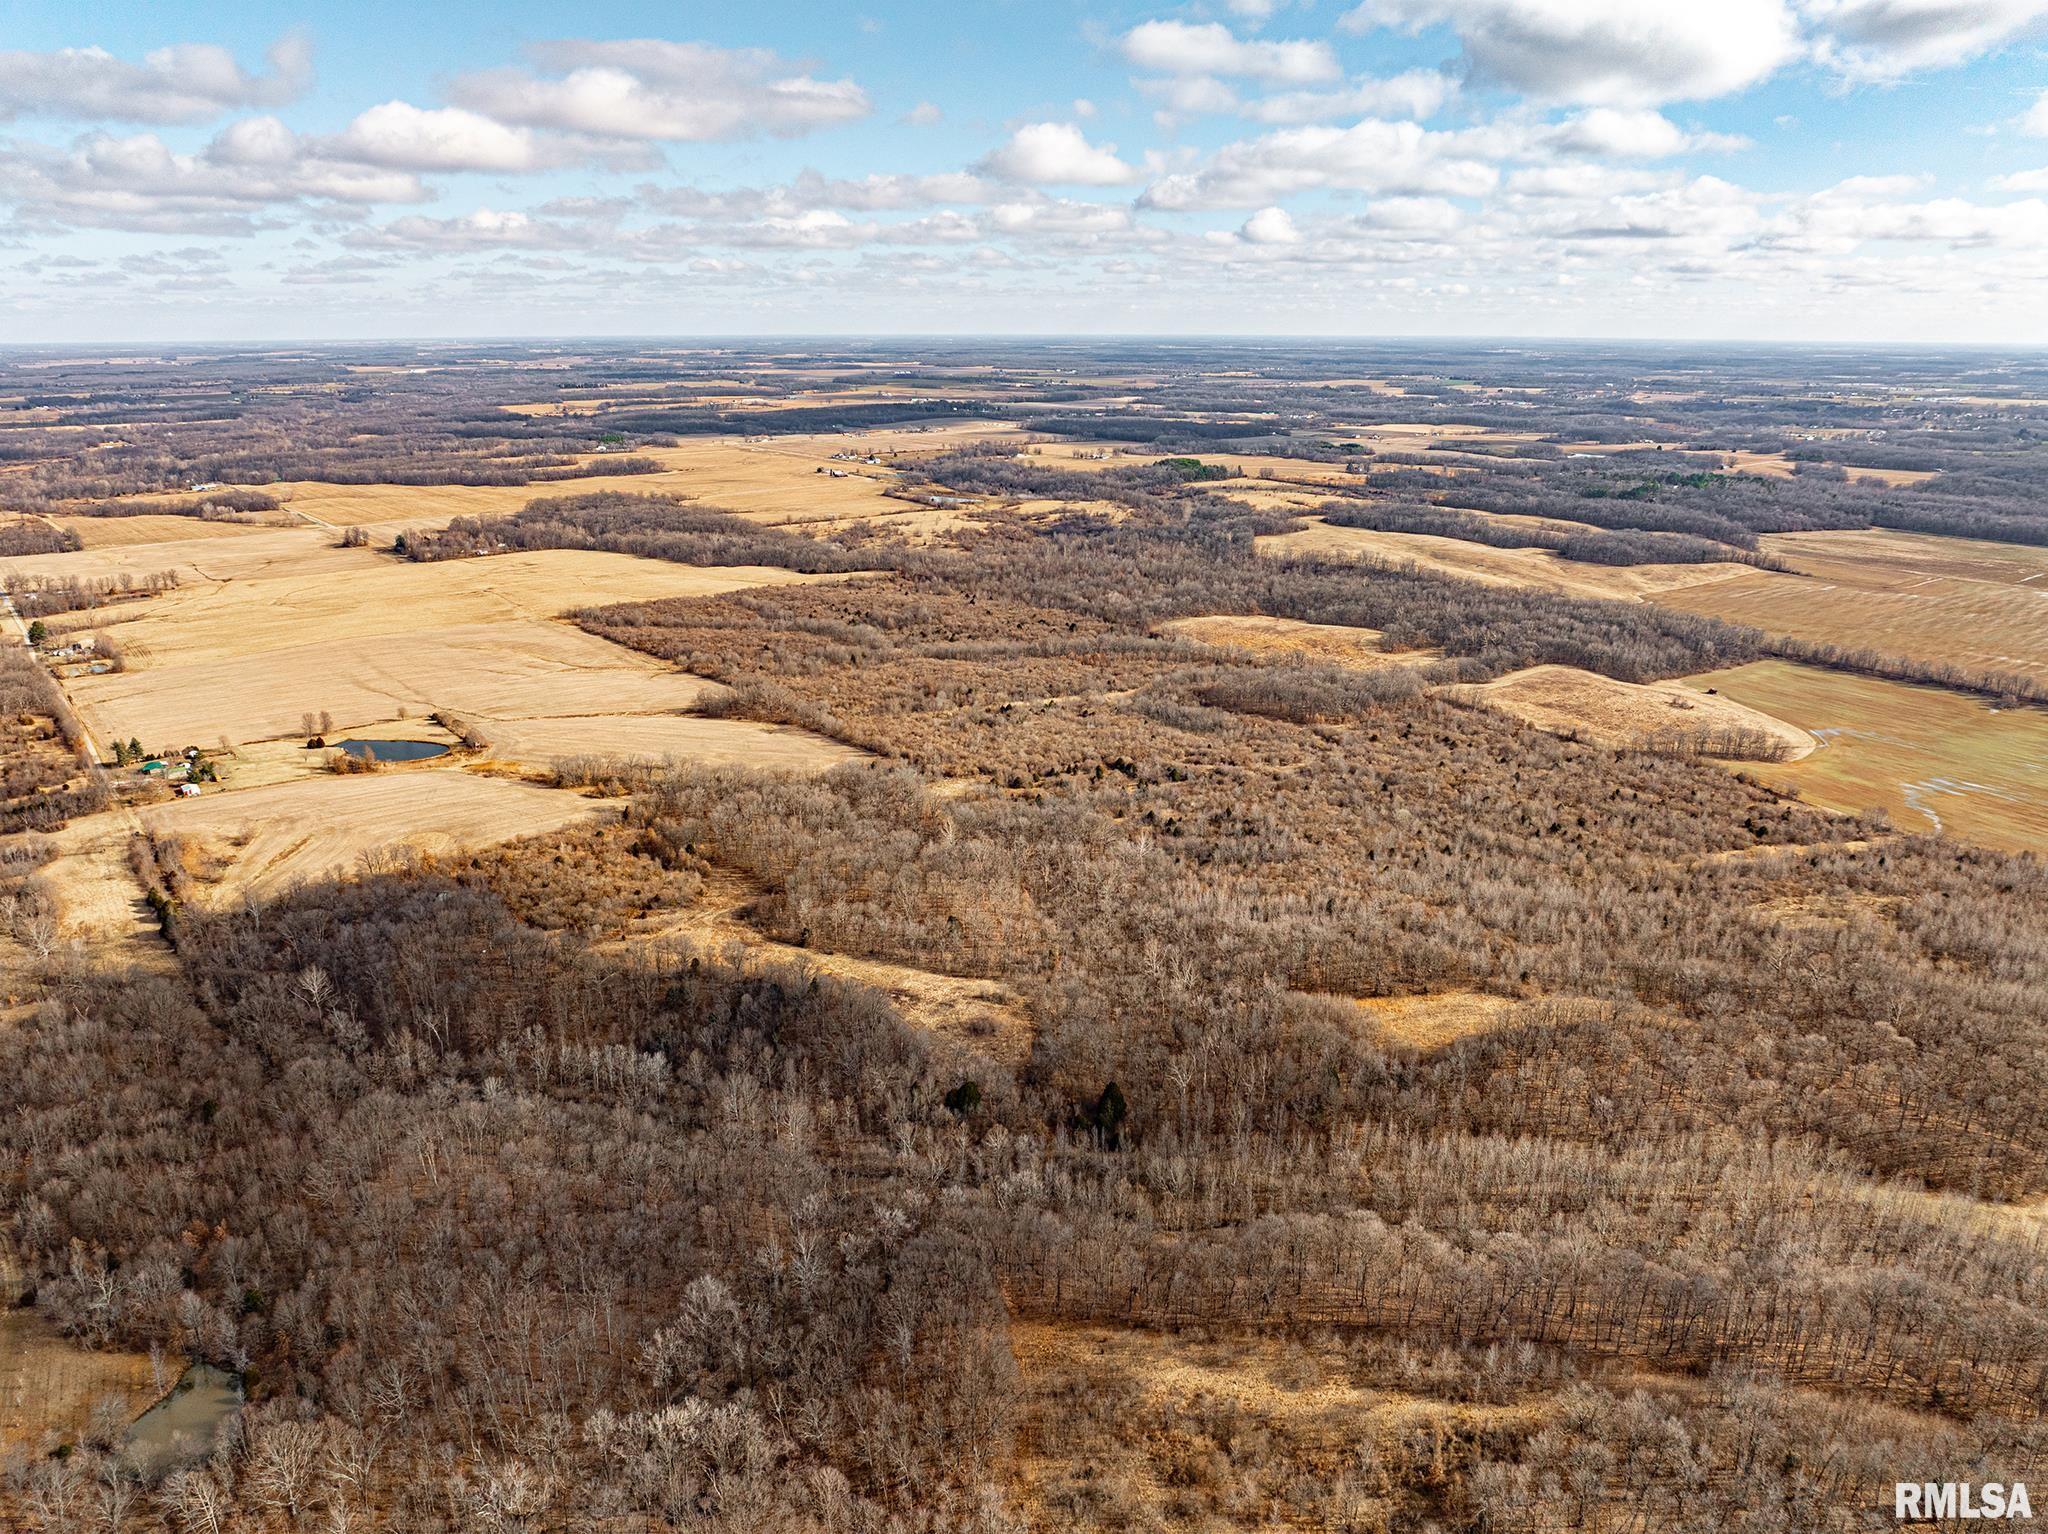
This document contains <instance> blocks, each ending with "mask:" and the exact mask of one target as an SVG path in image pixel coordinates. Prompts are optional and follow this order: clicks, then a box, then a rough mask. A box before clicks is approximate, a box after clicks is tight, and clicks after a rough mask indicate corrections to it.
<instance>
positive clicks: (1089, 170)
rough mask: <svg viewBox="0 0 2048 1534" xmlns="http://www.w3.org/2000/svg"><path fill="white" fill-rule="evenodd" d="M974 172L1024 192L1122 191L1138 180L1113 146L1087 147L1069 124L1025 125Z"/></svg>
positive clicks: (1136, 173) (1076, 129) (1081, 135)
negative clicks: (1068, 188) (1033, 189)
mask: <svg viewBox="0 0 2048 1534" xmlns="http://www.w3.org/2000/svg"><path fill="white" fill-rule="evenodd" d="M976 169H977V170H980V171H982V172H983V173H984V174H987V175H990V176H996V177H999V178H1000V179H1002V180H1004V181H1019V182H1023V183H1025V184H1027V185H1030V186H1124V185H1127V184H1129V183H1130V182H1132V181H1135V180H1137V178H1138V174H1139V172H1138V170H1137V168H1136V167H1135V166H1131V165H1126V164H1125V163H1124V162H1123V161H1122V160H1119V159H1118V158H1117V157H1116V146H1115V145H1113V144H1110V145H1097V144H1091V143H1089V142H1088V139H1087V136H1086V135H1085V134H1083V133H1082V132H1081V130H1080V129H1079V128H1077V127H1075V126H1074V125H1073V124H1072V123H1026V124H1025V125H1024V126H1023V127H1021V128H1019V129H1018V130H1017V131H1016V132H1015V133H1012V134H1011V135H1010V139H1009V142H1008V143H1006V144H1004V145H1003V146H1002V147H1001V148H1000V149H997V150H995V151H994V152H993V153H991V154H989V155H987V156H986V157H984V158H983V159H982V161H981V162H980V164H979V165H977V166H976Z"/></svg>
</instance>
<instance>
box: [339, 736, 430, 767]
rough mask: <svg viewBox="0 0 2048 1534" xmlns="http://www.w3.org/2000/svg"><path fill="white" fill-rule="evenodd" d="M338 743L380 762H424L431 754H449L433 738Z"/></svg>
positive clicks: (342, 746)
mask: <svg viewBox="0 0 2048 1534" xmlns="http://www.w3.org/2000/svg"><path fill="white" fill-rule="evenodd" d="M336 744H337V745H339V746H340V747H341V749H342V750H344V751H346V752H347V753H348V754H349V755H350V756H367V757H369V758H370V759H371V760H373V761H379V762H423V761H425V760H426V759H427V758H428V757H430V756H446V755H447V754H448V748H447V747H446V746H444V745H441V744H440V743H439V742H437V741H431V740H343V741H337V742H336Z"/></svg>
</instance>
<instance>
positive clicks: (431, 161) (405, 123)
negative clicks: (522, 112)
mask: <svg viewBox="0 0 2048 1534" xmlns="http://www.w3.org/2000/svg"><path fill="white" fill-rule="evenodd" d="M329 142H330V144H331V147H332V150H333V152H334V153H335V154H336V156H337V157H338V158H342V159H349V160H358V161H361V162H362V163H364V164H366V165H383V166H388V167H390V168H393V169H399V170H444V171H462V170H479V171H523V170H533V169H535V168H536V167H537V166H539V165H541V164H542V163H544V162H545V160H546V159H547V157H546V156H545V155H543V154H542V152H541V151H540V149H539V147H538V146H537V143H536V140H535V136H534V134H533V133H532V132H531V131H530V130H528V129H525V128H510V127H507V126H506V125H505V124H503V123H501V122H496V121H493V120H492V119H491V118H488V117H484V116H482V115H481V114H479V113H476V112H468V111H464V110H463V109H462V108H461V107H438V108H433V109H428V108H423V107H416V106H413V105H411V104H410V103H408V102H404V101H387V102H385V103H383V104H382V105H381V106H374V107H371V108H370V109H369V110H368V111H366V112H363V113H362V114H361V115H359V116H358V117H357V118H356V120H355V121H354V122H352V123H350V124H349V125H348V127H347V128H345V129H344V130H343V131H342V132H341V133H339V134H338V135H336V136H335V137H334V138H333V139H332V140H331V141H329Z"/></svg>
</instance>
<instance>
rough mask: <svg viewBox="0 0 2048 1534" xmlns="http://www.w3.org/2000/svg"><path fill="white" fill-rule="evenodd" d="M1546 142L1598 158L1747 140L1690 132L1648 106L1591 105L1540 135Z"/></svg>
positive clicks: (1717, 147)
mask: <svg viewBox="0 0 2048 1534" xmlns="http://www.w3.org/2000/svg"><path fill="white" fill-rule="evenodd" d="M1544 141H1545V144H1546V146H1547V147H1549V148H1551V149H1554V150H1556V151H1558V152H1560V153H1563V154H1575V155H1591V156H1595V157H1598V158H1602V159H1620V160H1663V159H1669V158H1670V157H1671V156H1672V155H1675V154H1687V153H1699V152H1703V151H1704V152H1712V153H1725V152H1728V151H1732V150H1737V149H1744V148H1747V147H1748V145H1749V141H1748V140H1747V139H1744V138H1740V137H1737V136H1735V135H1733V134H1727V133H1689V132H1687V131H1686V130H1685V129H1683V128H1681V127H1679V126H1678V124H1676V123H1675V122H1673V121H1671V119H1670V118H1668V117H1665V116H1663V115H1662V114H1661V113H1658V112H1652V111H1649V110H1647V109H1639V110H1625V109H1622V108H1619V107H1594V108H1593V109H1592V110H1590V111H1587V112H1581V113H1580V114H1579V115H1578V116H1576V117H1572V118H1568V119H1567V120H1565V121H1564V122H1562V123H1559V124H1558V125H1557V126H1556V127H1555V128H1554V129H1553V130H1552V131H1551V132H1549V133H1547V134H1545V135H1544Z"/></svg>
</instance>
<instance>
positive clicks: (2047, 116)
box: [2017, 91, 2048, 138]
mask: <svg viewBox="0 0 2048 1534" xmlns="http://www.w3.org/2000/svg"><path fill="white" fill-rule="evenodd" d="M2017 126H2018V128H2019V130H2020V132H2022V133H2025V134H2028V135H2030V136H2031V137H2034V138H2048V91H2043V92H2041V94H2040V95H2038V96H2036V97H2035V98H2034V104H2033V105H2032V106H2030V107H2028V108H2027V109H2026V111H2025V112H2023V113H2021V114H2020V120H2019V123H2018V124H2017Z"/></svg>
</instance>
